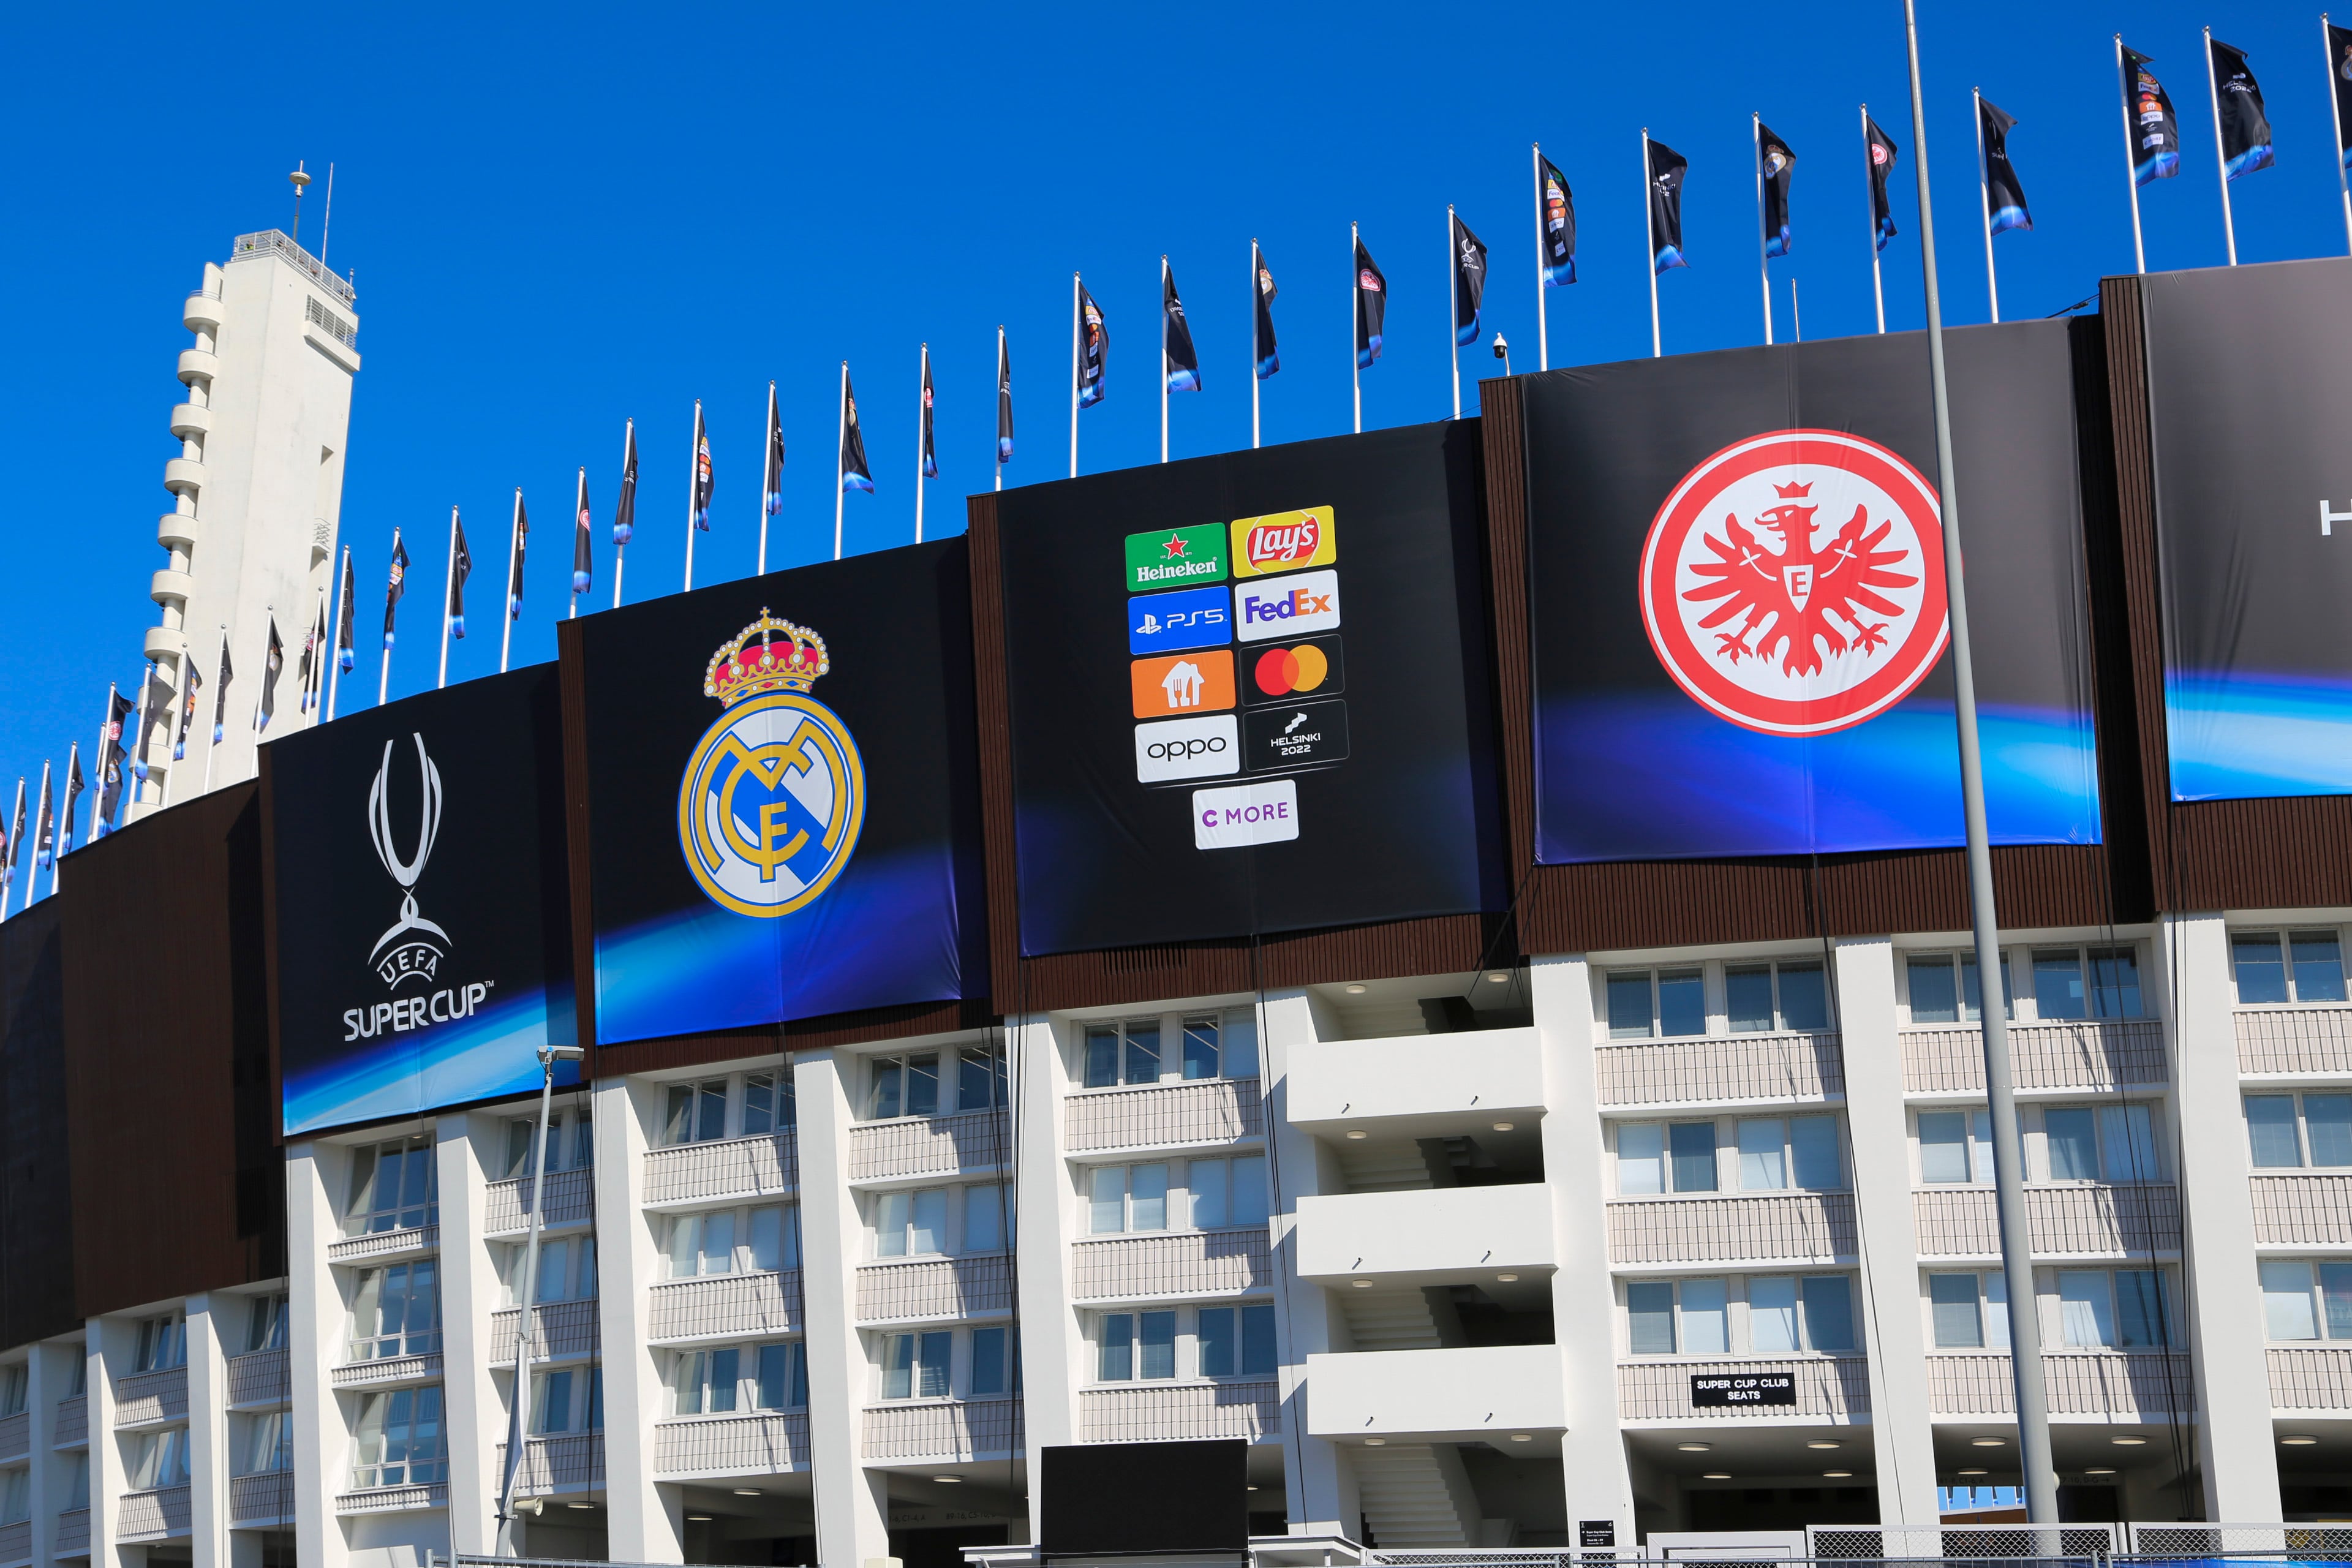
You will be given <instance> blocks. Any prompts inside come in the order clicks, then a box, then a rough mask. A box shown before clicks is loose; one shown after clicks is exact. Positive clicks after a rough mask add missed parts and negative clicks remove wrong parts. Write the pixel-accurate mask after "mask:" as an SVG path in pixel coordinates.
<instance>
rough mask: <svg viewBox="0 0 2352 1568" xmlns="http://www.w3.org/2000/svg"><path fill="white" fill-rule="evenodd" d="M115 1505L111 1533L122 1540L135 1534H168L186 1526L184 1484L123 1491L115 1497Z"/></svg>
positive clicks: (186, 1497) (186, 1492)
mask: <svg viewBox="0 0 2352 1568" xmlns="http://www.w3.org/2000/svg"><path fill="white" fill-rule="evenodd" d="M115 1505H116V1506H115V1514H114V1533H115V1534H116V1536H117V1537H119V1538H121V1539H122V1540H125V1541H128V1540H131V1538H133V1537H135V1536H152V1535H170V1534H172V1533H173V1532H174V1531H183V1530H185V1529H187V1528H188V1489H187V1488H186V1487H185V1486H184V1485H182V1486H176V1487H163V1488H161V1489H157V1490H155V1491H147V1492H124V1493H123V1494H122V1495H121V1497H119V1498H117V1499H115Z"/></svg>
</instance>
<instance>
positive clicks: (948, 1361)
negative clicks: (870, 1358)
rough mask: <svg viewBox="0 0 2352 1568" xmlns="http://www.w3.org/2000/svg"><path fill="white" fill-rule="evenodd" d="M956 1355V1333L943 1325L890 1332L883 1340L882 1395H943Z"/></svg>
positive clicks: (912, 1397)
mask: <svg viewBox="0 0 2352 1568" xmlns="http://www.w3.org/2000/svg"><path fill="white" fill-rule="evenodd" d="M954 1356H955V1335H954V1334H952V1333H950V1332H949V1331H946V1330H944V1329H937V1330H933V1331H929V1332H928V1333H920V1334H889V1335H887V1336H885V1337H884V1339H883V1342H882V1397H883V1398H885V1399H944V1398H946V1397H947V1395H948V1388H949V1383H948V1378H949V1373H950V1367H951V1365H952V1363H953V1361H954Z"/></svg>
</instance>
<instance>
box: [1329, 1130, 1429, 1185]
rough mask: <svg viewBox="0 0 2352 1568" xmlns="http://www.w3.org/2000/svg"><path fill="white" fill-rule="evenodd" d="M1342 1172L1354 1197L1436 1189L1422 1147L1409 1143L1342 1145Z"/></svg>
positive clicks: (1340, 1158) (1394, 1141)
mask: <svg viewBox="0 0 2352 1568" xmlns="http://www.w3.org/2000/svg"><path fill="white" fill-rule="evenodd" d="M1339 1171H1340V1173H1341V1174H1342V1175H1344V1176H1346V1177H1347V1178H1348V1190H1349V1192H1351V1193H1402V1192H1414V1191H1419V1190H1422V1189H1424V1188H1427V1187H1430V1186H1432V1185H1433V1183H1432V1182H1431V1181H1430V1179H1429V1161H1428V1160H1427V1159H1426V1158H1425V1157H1423V1154H1422V1152H1421V1145H1419V1144H1418V1143H1414V1142H1411V1141H1410V1140H1406V1139H1396V1140H1391V1141H1389V1142H1360V1143H1342V1144H1340V1145H1339Z"/></svg>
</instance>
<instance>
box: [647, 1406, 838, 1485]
mask: <svg viewBox="0 0 2352 1568" xmlns="http://www.w3.org/2000/svg"><path fill="white" fill-rule="evenodd" d="M808 1462H809V1430H808V1417H807V1416H806V1415H798V1414H793V1415H779V1414H775V1413H772V1412H762V1413H761V1414H758V1415H695V1416H687V1417H684V1418H681V1419H679V1420H675V1421H657V1422H656V1423H655V1424H654V1474H656V1475H657V1476H677V1475H716V1474H731V1473H737V1472H741V1473H745V1474H759V1475H766V1474H769V1473H772V1472H775V1471H781V1470H789V1469H796V1468H797V1469H805V1468H807V1467H808Z"/></svg>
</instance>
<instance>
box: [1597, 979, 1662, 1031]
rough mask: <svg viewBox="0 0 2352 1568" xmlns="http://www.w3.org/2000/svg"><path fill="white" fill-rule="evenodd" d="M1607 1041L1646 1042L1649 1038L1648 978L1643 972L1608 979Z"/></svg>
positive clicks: (1650, 1016) (1650, 1015)
mask: <svg viewBox="0 0 2352 1568" xmlns="http://www.w3.org/2000/svg"><path fill="white" fill-rule="evenodd" d="M1608 992H1609V1037H1610V1038H1611V1039H1612V1040H1646V1039H1648V1038H1649V1037H1650V1036H1651V1034H1652V1032H1653V1031H1652V1029H1651V1020H1652V1014H1651V1010H1650V974H1649V971H1647V970H1643V971H1642V972H1641V973H1638V974H1612V975H1611V976H1610V977H1609V985H1608Z"/></svg>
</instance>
